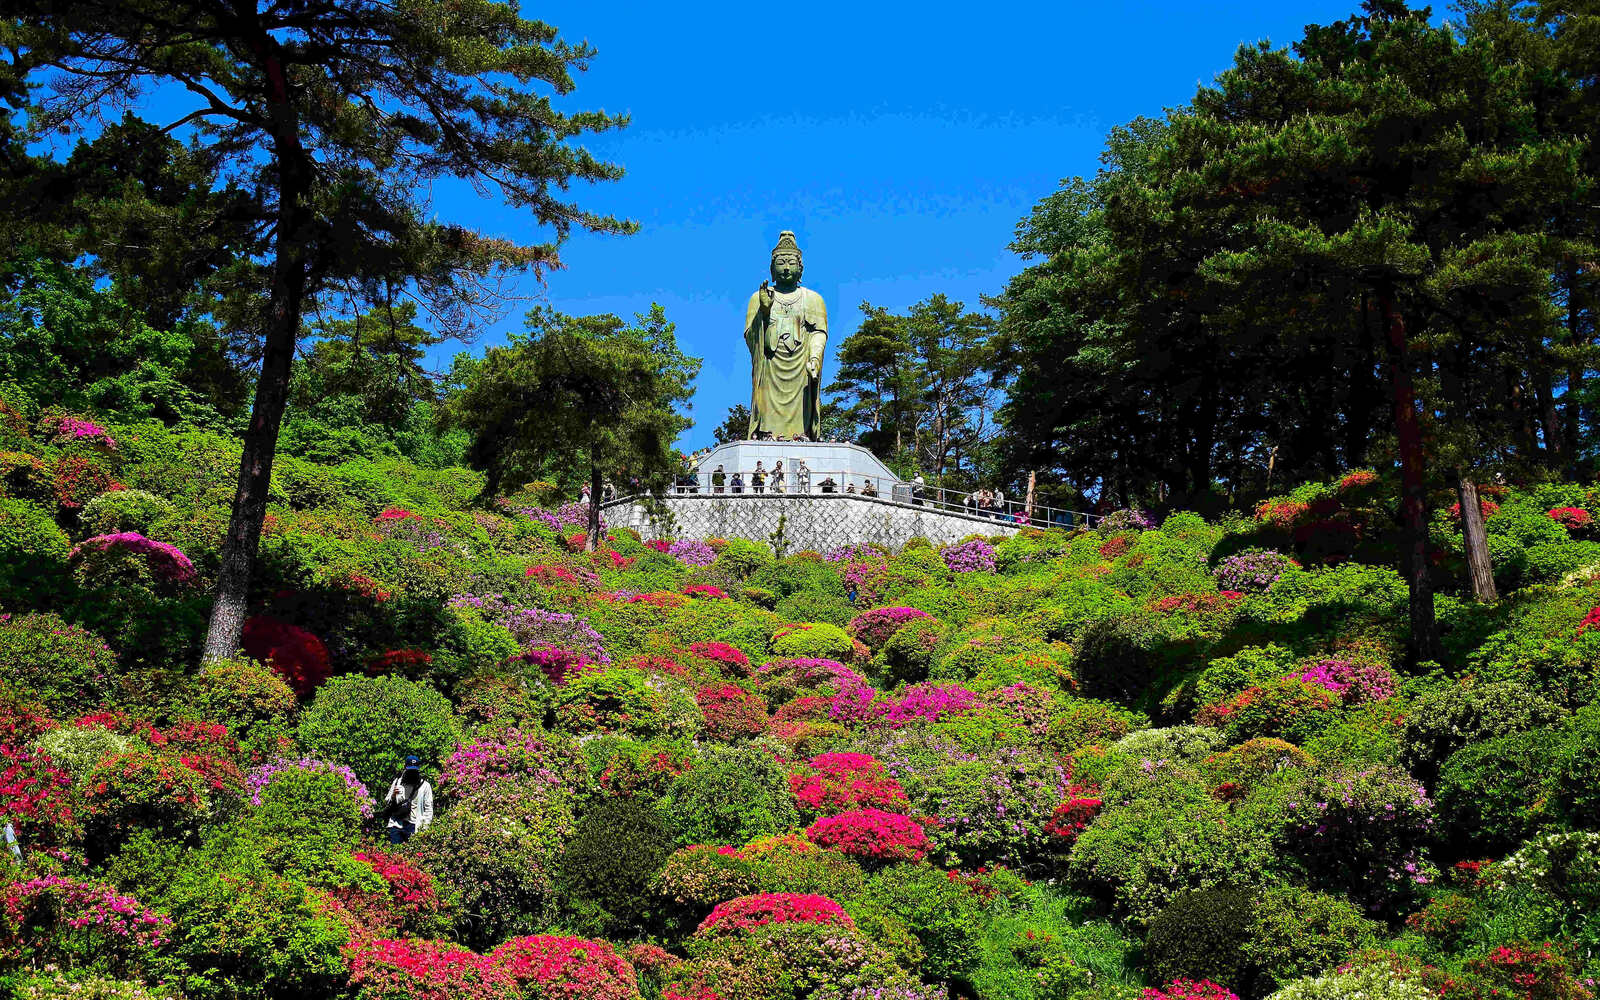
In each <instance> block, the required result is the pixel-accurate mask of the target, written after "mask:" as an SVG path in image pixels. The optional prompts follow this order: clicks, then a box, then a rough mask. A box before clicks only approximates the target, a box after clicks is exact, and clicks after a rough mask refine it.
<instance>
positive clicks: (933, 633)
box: [873, 618, 944, 686]
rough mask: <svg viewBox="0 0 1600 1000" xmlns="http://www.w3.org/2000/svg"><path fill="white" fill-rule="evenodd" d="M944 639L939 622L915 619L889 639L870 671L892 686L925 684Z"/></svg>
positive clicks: (874, 660) (942, 628)
mask: <svg viewBox="0 0 1600 1000" xmlns="http://www.w3.org/2000/svg"><path fill="white" fill-rule="evenodd" d="M943 637H944V626H942V625H940V624H939V622H938V621H936V620H934V619H932V618H917V619H914V620H912V621H910V622H908V623H907V624H905V625H903V626H901V627H900V628H899V629H896V630H895V632H894V634H893V635H891V636H889V640H888V641H887V642H885V643H884V644H883V648H882V649H880V650H879V651H878V655H877V656H876V657H875V658H874V659H873V669H874V671H875V672H876V673H877V674H878V675H879V676H881V677H882V678H883V681H884V683H885V684H887V685H891V686H892V685H896V684H915V683H917V682H918V681H924V680H927V679H928V671H929V669H930V668H931V667H932V666H933V658H934V654H935V653H936V652H938V650H939V643H940V641H941V640H942V639H943Z"/></svg>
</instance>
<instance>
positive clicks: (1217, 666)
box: [1194, 645, 1296, 705]
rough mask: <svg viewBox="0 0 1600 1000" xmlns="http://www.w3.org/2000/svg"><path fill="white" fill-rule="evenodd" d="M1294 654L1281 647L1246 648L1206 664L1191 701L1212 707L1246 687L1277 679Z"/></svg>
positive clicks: (1292, 661)
mask: <svg viewBox="0 0 1600 1000" xmlns="http://www.w3.org/2000/svg"><path fill="white" fill-rule="evenodd" d="M1295 660H1296V658H1295V655H1294V654H1293V653H1292V652H1290V651H1289V650H1288V649H1286V648H1284V647H1283V646H1276V645H1269V646H1249V647H1247V648H1245V649H1241V650H1239V652H1237V653H1235V654H1234V655H1232V656H1224V657H1220V658H1218V659H1215V660H1212V661H1211V662H1210V663H1208V664H1206V667H1205V669H1204V670H1202V671H1201V672H1200V676H1199V678H1198V679H1197V680H1196V681H1195V684H1194V700H1195V702H1196V703H1197V704H1200V705H1213V704H1216V703H1217V702H1219V701H1223V700H1224V699H1227V698H1229V697H1231V696H1233V695H1236V694H1238V693H1239V692H1240V691H1243V690H1244V689H1245V688H1247V687H1252V686H1254V685H1257V684H1264V683H1266V682H1267V681H1271V680H1276V679H1277V678H1279V677H1282V676H1283V675H1284V674H1287V673H1289V672H1290V671H1291V670H1293V668H1294V666H1295Z"/></svg>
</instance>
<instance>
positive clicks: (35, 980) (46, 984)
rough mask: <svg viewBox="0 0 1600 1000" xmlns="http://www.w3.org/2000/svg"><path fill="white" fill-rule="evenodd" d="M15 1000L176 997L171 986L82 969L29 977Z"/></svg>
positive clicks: (168, 999)
mask: <svg viewBox="0 0 1600 1000" xmlns="http://www.w3.org/2000/svg"><path fill="white" fill-rule="evenodd" d="M15 990H16V992H15V993H14V994H13V996H14V997H15V1000H175V997H176V994H175V993H173V992H172V991H171V989H170V988H167V987H161V986H146V985H145V984H144V983H141V982H139V981H138V980H134V979H107V978H105V977H103V976H96V975H93V974H86V973H83V972H71V973H67V972H61V971H56V972H50V973H45V974H42V975H36V976H30V977H28V978H26V979H23V980H21V981H20V982H18V983H17V984H16V986H15Z"/></svg>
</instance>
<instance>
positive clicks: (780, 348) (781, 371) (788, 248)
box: [744, 230, 828, 441]
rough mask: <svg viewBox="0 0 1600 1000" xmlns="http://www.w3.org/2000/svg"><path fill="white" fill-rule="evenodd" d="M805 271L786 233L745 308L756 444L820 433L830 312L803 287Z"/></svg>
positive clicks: (791, 236) (752, 432)
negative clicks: (769, 279) (764, 278)
mask: <svg viewBox="0 0 1600 1000" xmlns="http://www.w3.org/2000/svg"><path fill="white" fill-rule="evenodd" d="M803 270H804V269H803V268H802V266H801V263H800V247H799V246H798V245H796V243H795V241H794V233H792V232H789V231H788V230H784V231H783V232H782V233H780V234H779V235H778V245H777V246H775V247H773V248H772V282H771V284H770V285H769V284H768V283H767V282H765V281H763V282H762V283H761V287H760V288H758V289H756V291H755V293H754V294H753V295H751V296H750V304H749V306H748V307H747V308H746V309H745V313H744V342H745V345H746V346H748V347H749V348H750V431H749V437H750V438H752V439H755V440H763V439H773V440H779V441H815V440H817V437H818V434H819V432H820V430H821V425H822V348H823V347H824V346H825V345H826V344H827V342H828V309H827V306H826V305H824V304H823V301H822V296H820V295H818V294H817V293H816V292H813V291H812V290H811V289H809V288H803V287H801V285H800V275H801V272H802V271H803Z"/></svg>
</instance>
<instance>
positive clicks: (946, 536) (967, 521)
mask: <svg viewBox="0 0 1600 1000" xmlns="http://www.w3.org/2000/svg"><path fill="white" fill-rule="evenodd" d="M654 504H655V505H656V506H657V507H658V508H659V509H664V510H665V511H668V512H670V514H671V524H670V525H668V524H665V523H660V522H655V523H652V521H651V518H650V514H649V512H648V507H647V505H646V504H643V503H638V502H635V501H634V500H631V499H628V500H619V501H616V502H614V503H612V504H611V505H608V506H607V507H606V508H605V515H606V521H607V523H608V524H611V525H613V526H623V527H629V528H633V529H635V530H636V531H638V532H639V534H641V535H642V536H644V537H645V538H674V539H676V538H749V539H754V540H756V541H762V540H766V539H768V538H769V536H771V535H772V534H773V533H774V532H776V531H777V530H778V527H779V520H780V518H781V519H782V526H783V536H784V541H785V544H786V546H787V549H788V551H789V552H798V551H800V550H802V549H814V550H816V551H818V552H826V551H828V550H829V549H833V548H838V547H839V546H841V545H854V544H859V543H863V542H872V543H877V544H879V545H886V546H889V547H891V548H899V547H900V546H902V545H904V544H905V543H906V542H908V541H910V540H911V539H912V538H915V537H917V536H919V535H920V536H921V537H923V538H926V539H928V540H929V541H930V542H932V543H933V544H935V545H948V544H950V543H951V542H956V541H960V540H961V539H962V538H964V537H966V536H967V535H972V534H980V535H1013V534H1015V533H1016V532H1017V530H1018V527H1017V525H1015V524H1008V523H1005V522H1001V521H996V520H993V519H991V518H987V517H979V516H976V515H969V514H961V513H957V512H952V511H946V510H935V509H933V508H931V507H922V506H917V505H913V504H908V503H898V502H895V501H892V500H883V499H874V498H871V497H863V496H859V495H855V496H852V495H850V494H811V495H808V496H794V495H784V496H772V495H767V496H740V497H725V496H705V495H698V496H696V495H689V496H668V497H662V498H660V499H658V500H656V501H654Z"/></svg>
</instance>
